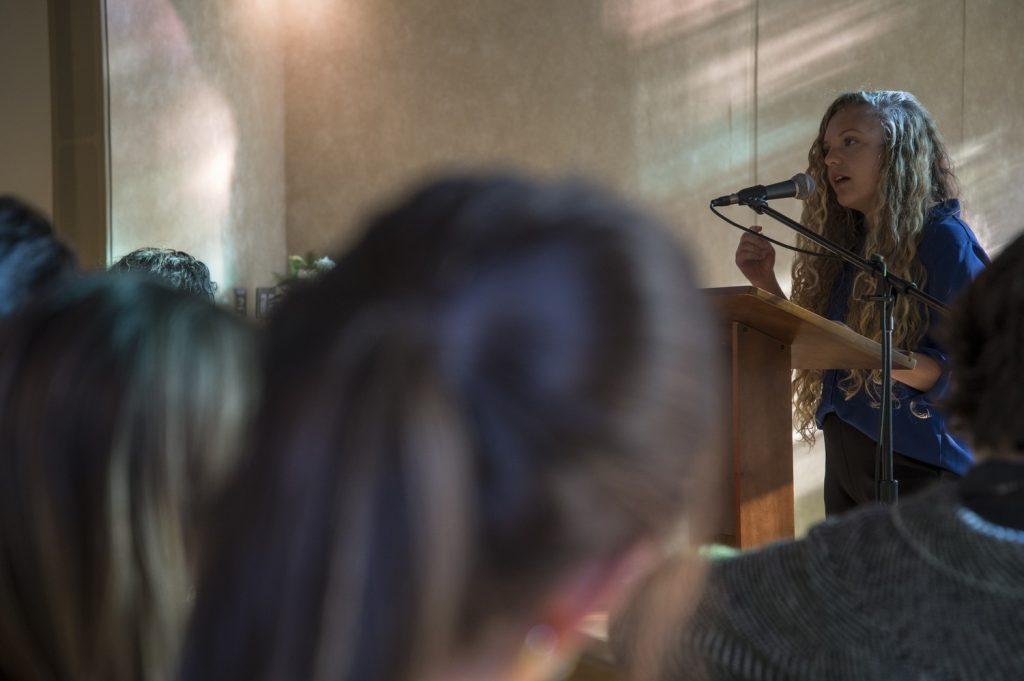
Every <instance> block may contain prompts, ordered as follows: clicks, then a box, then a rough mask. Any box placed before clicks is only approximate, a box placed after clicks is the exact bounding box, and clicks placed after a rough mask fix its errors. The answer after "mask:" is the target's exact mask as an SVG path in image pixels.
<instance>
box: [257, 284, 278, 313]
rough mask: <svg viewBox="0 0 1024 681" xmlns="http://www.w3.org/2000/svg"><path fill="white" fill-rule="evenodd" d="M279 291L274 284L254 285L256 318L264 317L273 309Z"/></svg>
mask: <svg viewBox="0 0 1024 681" xmlns="http://www.w3.org/2000/svg"><path fill="white" fill-rule="evenodd" d="M280 297H281V292H280V290H279V289H278V288H277V287H276V286H258V287H256V318H257V319H266V318H267V317H269V316H270V314H271V313H272V312H273V311H274V306H275V305H277V301H278V299H279V298H280Z"/></svg>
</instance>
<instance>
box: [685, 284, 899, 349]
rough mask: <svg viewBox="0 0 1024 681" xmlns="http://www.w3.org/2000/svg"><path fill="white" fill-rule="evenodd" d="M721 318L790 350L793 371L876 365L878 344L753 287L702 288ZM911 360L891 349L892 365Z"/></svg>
mask: <svg viewBox="0 0 1024 681" xmlns="http://www.w3.org/2000/svg"><path fill="white" fill-rule="evenodd" d="M704 291H705V293H707V294H708V295H709V296H710V299H711V301H712V304H713V305H714V307H715V308H716V309H717V310H718V313H719V316H720V317H721V318H722V321H724V322H727V323H728V322H741V323H743V324H746V325H747V326H749V327H751V328H754V329H757V330H758V331H760V332H762V333H764V334H766V335H768V336H771V337H772V338H774V339H776V340H779V341H782V342H783V343H785V344H786V345H789V346H790V347H791V348H792V356H793V368H794V369H881V368H882V346H881V345H880V344H879V343H876V342H875V341H873V340H870V339H868V338H865V337H864V336H861V335H860V334H858V333H857V332H856V331H854V330H853V329H851V328H849V327H847V326H845V325H843V324H840V323H839V322H833V321H830V320H828V319H825V318H824V317H822V316H820V315H817V314H814V313H813V312H811V311H810V310H805V309H804V308H802V307H800V306H799V305H796V304H795V303H791V302H790V301H788V300H786V299H785V298H779V297H778V296H775V295H772V294H771V293H768V292H767V291H762V290H761V289H759V288H755V287H753V286H729V287H724V288H709V289H704ZM915 364H916V362H915V360H914V359H912V358H911V357H910V356H909V355H907V354H906V353H903V352H898V351H896V350H894V351H893V361H892V366H893V368H894V369H913V368H914V365H915Z"/></svg>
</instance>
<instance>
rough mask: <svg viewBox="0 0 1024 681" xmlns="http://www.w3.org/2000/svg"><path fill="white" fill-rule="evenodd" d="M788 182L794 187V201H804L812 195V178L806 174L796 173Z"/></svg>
mask: <svg viewBox="0 0 1024 681" xmlns="http://www.w3.org/2000/svg"><path fill="white" fill-rule="evenodd" d="M790 181H791V182H792V183H793V184H795V185H796V194H794V195H793V198H794V199H800V200H801V201H806V200H807V199H808V198H809V197H810V196H811V194H813V193H814V178H812V177H811V176H810V175H808V174H807V173H797V174H796V175H794V176H793V177H792V178H790Z"/></svg>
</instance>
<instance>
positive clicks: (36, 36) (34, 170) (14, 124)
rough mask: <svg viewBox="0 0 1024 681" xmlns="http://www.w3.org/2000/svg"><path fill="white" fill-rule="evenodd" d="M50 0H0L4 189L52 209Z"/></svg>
mask: <svg viewBox="0 0 1024 681" xmlns="http://www.w3.org/2000/svg"><path fill="white" fill-rule="evenodd" d="M48 31H49V27H48V24H47V17H46V3H45V2H43V0H0V93H2V98H0V159H3V160H2V161H0V194H5V193H12V194H16V195H18V196H20V197H22V198H24V199H27V200H28V201H31V202H32V203H34V204H35V205H37V206H39V207H40V208H42V209H43V210H44V211H46V212H47V213H51V212H52V210H53V179H52V178H53V161H52V144H51V137H50V54H49V36H48Z"/></svg>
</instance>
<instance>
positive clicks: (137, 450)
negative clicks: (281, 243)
mask: <svg viewBox="0 0 1024 681" xmlns="http://www.w3.org/2000/svg"><path fill="white" fill-rule="evenodd" d="M252 361H254V358H253V351H252V347H251V340H250V338H249V333H248V330H247V329H246V328H244V327H243V326H242V325H241V322H240V321H238V320H237V319H236V318H235V317H234V316H233V315H232V314H231V313H229V312H225V311H222V310H218V309H216V308H215V307H214V306H212V305H210V304H209V303H207V302H206V301H204V300H201V299H199V298H196V297H195V296H191V295H188V294H185V293H182V292H180V291H175V290H173V289H171V288H169V287H167V286H165V285H163V284H160V283H158V282H155V281H148V280H147V281H137V280H136V279H135V278H134V277H113V278H112V277H107V276H99V277H93V278H85V279H81V280H79V281H76V282H74V283H73V285H72V286H69V287H66V288H63V289H61V290H59V291H55V292H54V293H52V294H51V295H48V296H45V297H42V298H40V299H38V300H36V301H34V302H33V303H32V304H30V305H27V306H25V307H23V308H22V309H21V310H19V311H18V312H16V313H15V314H13V315H11V316H9V317H8V318H6V319H5V320H3V322H0V650H2V651H4V652H3V655H0V677H2V678H9V679H114V680H120V679H157V678H168V677H169V675H170V673H171V671H172V670H173V665H174V663H175V657H176V655H177V652H178V648H179V642H180V635H181V632H182V629H183V626H184V621H185V619H186V615H187V612H188V609H189V605H190V603H189V600H190V592H191V584H192V580H191V577H192V574H191V571H192V567H193V563H194V562H195V561H197V560H198V557H199V556H198V554H199V552H200V549H201V546H200V544H199V542H198V539H197V533H196V529H197V525H198V523H200V522H201V519H202V515H203V512H204V509H203V505H204V501H205V499H206V498H207V497H208V496H209V495H210V494H211V493H212V491H213V489H214V488H215V487H216V486H217V484H219V482H220V481H221V479H222V478H224V477H225V475H226V473H227V470H228V469H229V468H230V467H231V466H232V465H233V464H234V462H235V459H236V454H237V452H236V447H237V445H236V443H237V442H238V439H239V437H240V435H241V434H242V432H243V426H244V425H245V421H246V416H247V415H248V414H249V412H250V410H249V404H250V401H251V397H250V392H251V387H250V385H249V382H250V379H249V376H250V375H251V374H252V373H253V372H252V371H251V366H250V364H251V362H252Z"/></svg>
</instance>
